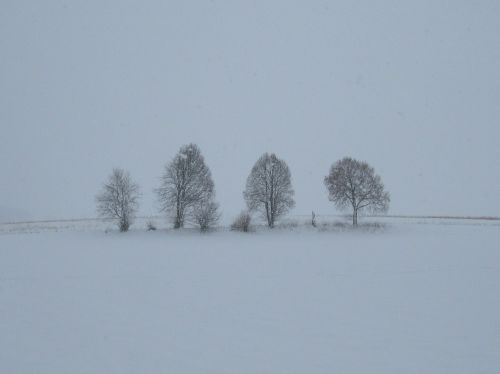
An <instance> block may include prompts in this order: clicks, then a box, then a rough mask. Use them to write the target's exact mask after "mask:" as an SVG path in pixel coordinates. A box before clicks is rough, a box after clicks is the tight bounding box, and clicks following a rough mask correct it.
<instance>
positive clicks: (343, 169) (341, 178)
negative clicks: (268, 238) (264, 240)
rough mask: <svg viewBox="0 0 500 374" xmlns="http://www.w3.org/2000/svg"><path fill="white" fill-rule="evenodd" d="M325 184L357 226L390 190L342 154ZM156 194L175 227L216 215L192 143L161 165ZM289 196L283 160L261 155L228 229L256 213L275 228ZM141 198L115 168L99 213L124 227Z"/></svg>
mask: <svg viewBox="0 0 500 374" xmlns="http://www.w3.org/2000/svg"><path fill="white" fill-rule="evenodd" d="M324 183H325V186H326V188H327V190H328V197H329V200H330V201H332V202H333V203H334V204H335V205H336V207H337V208H338V209H340V210H344V209H346V208H351V209H352V219H353V225H357V223H358V213H359V212H360V211H362V210H369V211H370V212H384V211H387V209H388V207H389V202H390V197H389V193H388V192H387V191H385V188H384V184H383V183H382V180H381V178H380V176H379V175H377V174H375V171H374V169H373V168H372V167H371V166H369V165H368V164H367V163H366V162H361V161H357V160H355V159H352V158H350V157H346V158H343V159H341V160H339V161H337V162H335V163H334V164H333V165H332V166H331V168H330V173H329V174H328V175H327V176H326V177H325V179H324ZM156 193H157V196H158V201H159V203H160V210H161V211H163V212H165V213H166V214H167V215H168V217H169V218H170V219H171V220H172V222H173V226H174V228H176V229H177V228H181V227H184V225H185V223H190V224H195V225H197V226H198V227H199V228H200V230H202V231H207V230H208V229H210V228H211V227H213V226H214V225H216V224H217V222H218V221H219V219H220V216H221V215H220V212H219V204H218V203H217V202H216V201H215V186H214V182H213V179H212V173H211V172H210V169H209V168H208V166H207V165H206V164H205V159H204V158H203V155H202V154H201V151H200V149H199V148H198V146H197V145H195V144H189V145H185V146H183V147H181V149H180V150H179V152H178V153H177V155H176V156H175V157H174V159H173V160H172V161H171V162H170V163H168V164H167V165H166V166H165V169H164V172H163V175H162V176H161V185H160V187H159V188H158V189H157V190H156ZM293 196H294V190H293V188H292V178H291V173H290V169H289V168H288V165H287V164H286V162H285V161H284V160H281V159H279V158H278V157H277V156H276V155H275V154H269V153H265V154H263V155H262V156H261V157H260V158H259V159H258V160H257V162H256V163H255V165H254V166H253V168H252V170H251V171H250V175H249V176H248V178H247V182H246V188H245V191H244V192H243V197H244V199H245V202H246V205H247V208H248V213H247V212H243V213H242V214H241V215H240V216H239V217H238V218H237V219H236V221H235V222H234V223H233V226H232V227H233V228H235V229H241V230H242V231H248V227H249V224H250V219H251V216H250V214H249V213H253V212H256V213H259V214H261V216H262V217H263V218H264V219H265V220H266V222H267V225H268V226H269V227H270V228H273V227H274V225H275V223H276V221H277V220H278V219H279V218H280V217H282V216H283V215H285V214H286V213H288V211H289V210H290V209H292V208H293V207H294V205H295V201H294V199H293ZM139 197H140V192H139V187H138V185H137V184H136V183H134V182H133V181H132V180H131V178H130V175H129V173H128V172H126V171H124V170H122V169H113V172H112V173H111V175H110V177H109V179H108V181H107V182H106V183H105V184H104V186H103V188H102V191H101V192H100V193H99V194H98V195H97V197H96V203H97V211H98V213H99V214H100V215H101V216H103V217H107V218H112V219H116V220H117V223H118V227H119V229H120V231H127V230H128V229H129V227H130V224H131V223H132V219H133V217H134V215H135V213H136V212H137V209H138V200H139ZM313 222H315V221H314V219H313Z"/></svg>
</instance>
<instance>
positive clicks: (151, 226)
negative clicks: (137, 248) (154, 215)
mask: <svg viewBox="0 0 500 374" xmlns="http://www.w3.org/2000/svg"><path fill="white" fill-rule="evenodd" d="M146 229H147V230H148V231H155V230H156V225H155V223H154V222H153V220H149V221H148V222H146Z"/></svg>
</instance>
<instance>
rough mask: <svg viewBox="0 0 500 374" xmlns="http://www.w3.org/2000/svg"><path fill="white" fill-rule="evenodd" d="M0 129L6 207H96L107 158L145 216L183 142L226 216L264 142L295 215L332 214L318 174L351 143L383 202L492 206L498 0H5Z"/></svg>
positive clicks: (498, 192)
mask: <svg viewBox="0 0 500 374" xmlns="http://www.w3.org/2000/svg"><path fill="white" fill-rule="evenodd" d="M0 129H1V136H0V159H1V164H0V165H1V166H0V167H1V173H0V210H1V209H3V210H4V211H5V212H7V211H9V212H17V213H18V214H17V215H18V216H19V217H17V216H16V218H20V216H22V217H26V218H35V219H49V218H73V217H93V216H95V215H96V213H95V204H94V196H95V194H96V192H97V191H98V190H99V189H100V186H101V184H102V182H103V181H104V180H105V179H106V177H107V175H108V174H109V173H110V171H111V169H112V168H113V167H116V166H118V167H123V168H125V169H128V170H129V171H130V172H131V174H132V176H133V178H134V179H135V180H136V181H137V182H138V183H139V184H140V185H141V188H142V192H143V198H142V209H141V213H142V214H157V210H156V204H155V195H154V193H153V189H154V188H156V187H158V185H159V176H160V175H161V173H162V170H163V166H164V164H165V163H166V162H168V161H169V160H171V159H172V157H173V156H174V155H175V153H176V152H177V151H178V149H179V147H180V146H181V145H183V144H186V143H189V142H195V143H197V144H198V145H199V146H200V148H201V150H202V152H203V154H204V155H205V159H206V162H207V164H208V165H209V167H210V168H211V169H212V173H213V176H214V181H215V185H216V190H217V200H218V201H219V202H220V203H221V207H222V210H223V212H224V216H225V218H226V219H227V218H231V217H232V216H234V215H235V214H236V213H237V212H239V211H240V210H241V209H242V208H243V207H244V202H243V198H242V190H243V188H244V186H245V181H246V177H247V175H248V173H249V171H250V169H251V167H252V165H253V164H254V162H255V161H256V160H257V158H258V157H259V156H260V155H261V154H262V153H263V152H265V151H269V152H275V153H276V154H277V155H278V157H280V158H283V159H285V160H286V161H287V162H288V164H289V166H290V169H291V172H292V178H293V183H294V188H295V191H296V195H295V197H296V202H297V206H296V208H295V209H294V213H295V214H309V213H310V211H311V210H315V211H317V212H318V213H326V214H329V213H335V212H336V211H335V209H334V206H333V204H331V203H330V202H328V199H327V193H326V189H325V187H324V185H323V178H324V176H325V175H326V174H327V173H328V169H329V167H330V165H331V164H332V163H333V162H334V161H336V160H337V159H339V158H342V157H344V156H351V157H354V158H359V159H362V160H366V161H368V162H369V163H370V164H371V165H372V166H374V168H375V170H376V172H378V173H379V174H380V175H381V177H382V179H383V181H384V182H385V185H386V187H387V189H388V190H389V191H390V193H391V196H392V204H391V209H390V213H393V214H468V215H500V163H499V160H500V146H499V142H500V2H499V1H497V0H495V1H435V0H433V1H412V2H405V1H399V0H397V1H396V0H394V1H377V2H375V1H352V0H349V1H311V0H308V1H290V0H283V1H269V0H268V1H219V0H213V1H185V0H184V1H123V0H113V1H89V0H86V1H53V0H47V1H38V0H32V1H23V0H1V10H0ZM10 214H13V215H14V213H10ZM0 216H1V214H0Z"/></svg>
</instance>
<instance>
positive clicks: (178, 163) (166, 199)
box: [157, 144, 214, 229]
mask: <svg viewBox="0 0 500 374" xmlns="http://www.w3.org/2000/svg"><path fill="white" fill-rule="evenodd" d="M161 179H162V182H161V186H160V188H158V190H157V193H158V199H159V201H160V204H161V210H162V211H166V212H167V213H168V214H170V215H171V217H172V218H173V221H174V228H176V229H178V228H180V227H184V223H185V221H186V216H187V215H189V214H192V213H193V211H194V209H195V207H196V206H197V205H200V204H202V203H206V202H208V201H210V200H211V199H212V198H213V195H214V182H213V180H212V174H211V173H210V169H209V168H208V167H207V165H205V160H204V158H203V156H202V154H201V152H200V149H199V148H198V146H197V145H195V144H189V145H185V146H183V147H181V149H180V150H179V153H178V154H177V155H176V156H175V158H174V159H173V160H172V162H170V163H169V164H168V165H167V166H166V167H165V172H164V174H163V176H162V177H161Z"/></svg>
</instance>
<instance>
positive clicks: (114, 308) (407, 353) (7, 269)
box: [0, 219, 500, 374]
mask: <svg viewBox="0 0 500 374" xmlns="http://www.w3.org/2000/svg"><path fill="white" fill-rule="evenodd" d="M380 221H384V222H385V223H386V227H385V229H377V228H373V229H370V230H358V231H352V230H345V229H342V228H339V227H337V226H331V227H330V226H325V227H323V228H322V229H321V230H314V229H312V228H308V227H301V226H299V227H292V228H291V229H276V230H274V231H272V232H269V231H268V230H265V229H259V230H257V232H254V233H251V234H242V233H236V232H228V231H225V230H221V231H218V232H213V233H210V234H199V233H198V232H195V231H192V230H184V231H180V232H173V231H166V230H157V231H153V232H146V231H145V230H144V225H142V224H140V225H136V227H137V228H136V229H135V230H133V231H132V232H129V233H126V234H119V233H117V232H116V231H111V232H108V233H105V232H104V230H103V227H106V228H107V227H108V223H104V224H102V223H101V224H98V223H96V222H95V221H85V223H82V222H77V221H75V222H77V223H72V224H70V223H55V222H53V223H42V224H40V223H39V224H23V225H17V226H16V225H0V373H9V374H11V373H50V374H54V373H72V374H75V373H119V374H123V373H287V374H288V373H384V374H387V373H398V374H400V373H405V374H408V373H454V374H457V373H467V374H470V373H498V372H500V222H498V221H474V220H467V221H463V220H424V219H413V220H403V219H399V220H398V219H385V220H383V219H379V220H378V222H380ZM109 227H111V226H109Z"/></svg>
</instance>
